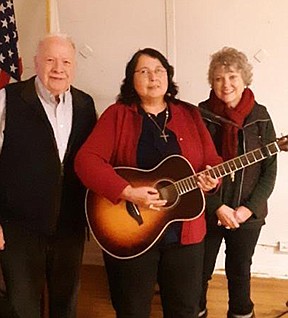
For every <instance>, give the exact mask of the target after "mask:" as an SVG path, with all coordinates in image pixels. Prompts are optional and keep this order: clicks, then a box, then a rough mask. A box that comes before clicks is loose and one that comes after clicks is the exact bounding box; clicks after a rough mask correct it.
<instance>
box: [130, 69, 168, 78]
mask: <svg viewBox="0 0 288 318" xmlns="http://www.w3.org/2000/svg"><path fill="white" fill-rule="evenodd" d="M134 73H137V74H138V75H139V76H140V77H143V78H149V77H150V76H151V75H152V74H154V75H155V76H156V77H157V78H160V77H162V76H163V75H164V74H166V73H167V71H166V69H165V68H164V67H157V68H155V70H154V71H152V70H149V68H146V67H143V68H141V69H140V70H136V71H135V72H134Z"/></svg>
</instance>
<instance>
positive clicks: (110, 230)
mask: <svg viewBox="0 0 288 318" xmlns="http://www.w3.org/2000/svg"><path fill="white" fill-rule="evenodd" d="M115 170H116V171H117V173H118V174H119V175H120V176H122V177H123V178H124V179H125V180H127V181H129V183H130V184H131V185H132V186H134V187H139V186H152V187H155V188H157V189H158V191H159V193H160V195H161V197H162V198H163V199H166V200H167V201H168V202H167V205H166V206H165V207H163V208H161V210H160V211H155V210H153V209H148V208H139V210H138V214H139V215H137V213H136V217H135V211H134V212H133V213H134V214H133V213H132V214H131V213H129V205H130V208H131V207H134V208H135V209H136V210H137V207H135V206H134V205H133V204H131V203H129V202H128V203H127V202H126V201H124V200H122V201H120V203H119V204H117V205H115V204H112V203H111V202H110V201H109V200H107V199H105V198H104V197H101V196H98V195H96V194H95V193H93V192H92V191H90V190H88V191H87V196H86V216H87V220H88V223H89V226H90V230H91V232H92V234H93V236H94V238H95V240H96V241H97V242H98V244H99V245H100V247H101V248H102V249H103V250H104V251H106V252H107V253H108V254H110V255H111V256H113V257H116V258H120V259H128V258H133V257H136V256H138V255H141V254H143V253H144V252H146V251H147V250H148V249H149V248H150V247H152V246H153V245H154V243H155V242H156V241H157V240H158V239H159V238H160V236H161V234H162V233H163V232H164V230H165V229H166V228H167V226H168V225H169V224H170V223H172V222H176V221H185V220H193V219H195V218H198V217H199V216H200V215H201V214H202V213H203V210H204V205H205V200H204V195H203V193H202V191H201V190H200V189H199V188H197V189H195V190H193V191H189V192H187V193H185V194H183V195H181V194H179V193H178V191H177V189H176V188H175V182H177V181H178V180H181V179H184V178H186V177H189V176H191V175H194V171H193V168H192V167H191V165H190V163H189V162H188V161H187V160H186V159H185V158H183V157H182V156H179V155H173V156H169V157H167V158H166V159H165V160H163V161H162V162H161V163H160V164H159V165H157V166H156V167H155V168H153V169H151V170H141V169H137V168H128V167H127V168H126V167H120V168H115ZM137 217H138V218H137ZM139 218H140V219H141V220H140V221H139Z"/></svg>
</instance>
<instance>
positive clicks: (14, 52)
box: [0, 0, 21, 81]
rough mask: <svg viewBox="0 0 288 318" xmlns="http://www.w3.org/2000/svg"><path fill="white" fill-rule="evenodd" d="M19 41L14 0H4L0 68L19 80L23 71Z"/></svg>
mask: <svg viewBox="0 0 288 318" xmlns="http://www.w3.org/2000/svg"><path fill="white" fill-rule="evenodd" d="M17 42H18V33H17V28H16V21H15V13H14V5H13V0H2V1H1V2H0V68H1V69H2V70H3V71H5V72H6V73H7V74H8V75H9V76H10V77H13V78H14V79H16V80H18V81H19V80H20V78H21V72H20V67H19V56H18V48H17ZM3 76H4V75H3V74H2V77H3Z"/></svg>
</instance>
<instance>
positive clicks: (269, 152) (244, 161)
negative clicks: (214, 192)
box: [174, 141, 280, 195]
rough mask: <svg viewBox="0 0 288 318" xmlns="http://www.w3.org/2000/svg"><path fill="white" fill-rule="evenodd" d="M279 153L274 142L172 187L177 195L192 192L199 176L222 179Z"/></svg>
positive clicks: (180, 181) (185, 179) (177, 182)
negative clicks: (204, 175)
mask: <svg viewBox="0 0 288 318" xmlns="http://www.w3.org/2000/svg"><path fill="white" fill-rule="evenodd" d="M279 151H280V148H279V146H278V144H277V142H276V141H274V142H272V143H270V144H268V145H266V146H264V147H262V148H258V149H255V150H252V151H249V152H247V153H245V154H243V155H241V156H239V157H237V158H234V159H230V160H228V161H225V162H223V163H221V164H219V165H217V166H215V167H212V168H210V169H206V170H203V171H201V172H199V173H197V174H195V175H193V176H189V177H187V178H184V179H182V180H178V181H176V182H175V183H174V186H175V188H176V190H177V192H178V194H179V195H183V194H185V193H187V192H189V191H193V190H195V189H196V188H199V187H198V184H197V181H198V176H199V175H200V174H206V175H210V176H211V177H213V178H216V179H219V178H223V177H225V176H227V175H229V174H231V173H234V172H235V171H238V170H241V169H243V168H245V167H248V166H251V165H253V164H254V163H257V162H259V161H261V160H264V159H266V158H268V157H270V156H273V155H275V154H276V153H277V152H279Z"/></svg>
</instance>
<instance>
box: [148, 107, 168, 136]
mask: <svg viewBox="0 0 288 318" xmlns="http://www.w3.org/2000/svg"><path fill="white" fill-rule="evenodd" d="M147 116H148V118H150V119H151V120H152V122H153V123H154V125H155V126H156V127H157V128H158V129H159V131H160V133H161V134H160V137H161V138H163V139H164V140H165V142H168V139H167V138H168V137H169V135H168V134H166V133H165V129H166V124H167V120H168V117H169V111H168V108H166V113H165V121H164V125H163V129H161V127H160V126H159V125H158V123H157V121H156V120H155V119H154V118H153V116H152V115H151V114H149V113H147Z"/></svg>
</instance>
